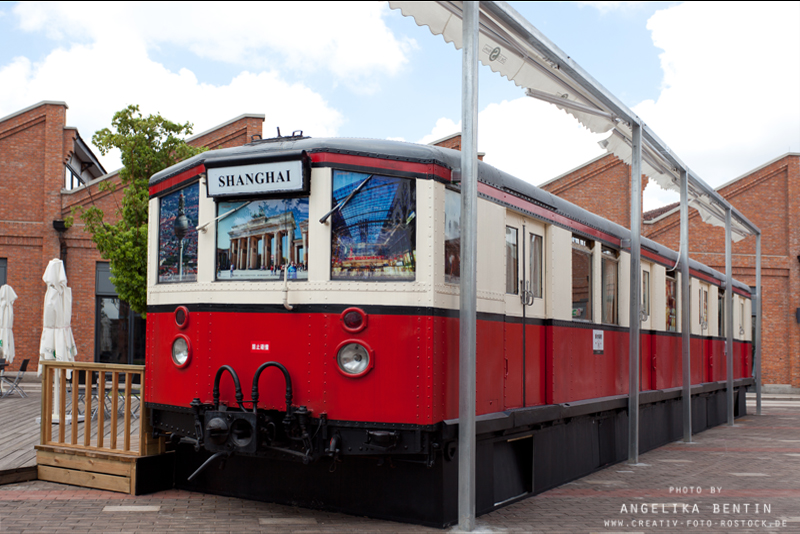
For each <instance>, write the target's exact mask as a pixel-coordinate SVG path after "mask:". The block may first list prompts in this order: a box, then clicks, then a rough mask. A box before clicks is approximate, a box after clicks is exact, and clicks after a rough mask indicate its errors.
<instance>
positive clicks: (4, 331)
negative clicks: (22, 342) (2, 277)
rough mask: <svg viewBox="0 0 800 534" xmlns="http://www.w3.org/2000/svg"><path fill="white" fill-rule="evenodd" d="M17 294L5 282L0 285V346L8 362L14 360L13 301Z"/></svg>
mask: <svg viewBox="0 0 800 534" xmlns="http://www.w3.org/2000/svg"><path fill="white" fill-rule="evenodd" d="M15 300H17V294H16V293H15V292H14V290H13V289H12V288H11V286H10V285H8V284H6V285H4V286H3V287H0V348H2V349H3V350H2V353H3V358H5V359H6V361H7V362H8V363H11V362H13V361H14V332H13V331H12V328H14V301H15Z"/></svg>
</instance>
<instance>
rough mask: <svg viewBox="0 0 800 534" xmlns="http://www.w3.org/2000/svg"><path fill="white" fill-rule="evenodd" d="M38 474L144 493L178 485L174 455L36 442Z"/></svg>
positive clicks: (49, 478) (54, 479)
mask: <svg viewBox="0 0 800 534" xmlns="http://www.w3.org/2000/svg"><path fill="white" fill-rule="evenodd" d="M35 448H36V462H37V464H38V465H37V470H36V476H35V477H34V478H38V479H39V480H46V481H48V482H57V483H59V484H71V485H74V486H82V487H87V488H95V489H103V490H107V491H115V492H118V493H128V494H130V495H143V494H146V493H154V492H156V491H162V490H166V489H171V488H172V487H173V485H174V477H173V472H174V455H173V454H172V453H166V454H160V455H152V456H132V455H125V454H116V453H109V452H104V451H92V450H82V449H72V448H65V447H58V446H53V445H36V446H35Z"/></svg>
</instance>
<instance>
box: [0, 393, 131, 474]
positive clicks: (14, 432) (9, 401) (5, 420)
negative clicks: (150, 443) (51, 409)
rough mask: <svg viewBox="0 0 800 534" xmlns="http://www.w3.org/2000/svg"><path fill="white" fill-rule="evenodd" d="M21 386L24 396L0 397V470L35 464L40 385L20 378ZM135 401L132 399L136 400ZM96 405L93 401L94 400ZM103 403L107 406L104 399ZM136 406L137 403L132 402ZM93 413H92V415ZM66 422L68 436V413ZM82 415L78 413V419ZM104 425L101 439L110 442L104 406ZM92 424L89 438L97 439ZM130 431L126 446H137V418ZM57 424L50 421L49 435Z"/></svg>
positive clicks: (55, 432)
mask: <svg viewBox="0 0 800 534" xmlns="http://www.w3.org/2000/svg"><path fill="white" fill-rule="evenodd" d="M22 389H23V390H24V391H25V393H27V394H28V398H23V397H20V396H19V395H17V394H14V395H13V396H9V397H6V398H5V399H0V472H4V471H10V470H14V469H19V468H21V467H33V466H35V465H36V449H35V448H34V447H35V446H36V445H39V441H40V436H41V427H40V425H39V417H40V412H41V406H42V389H41V386H40V384H39V383H38V382H23V384H22ZM66 400H67V402H66V413H67V414H68V416H69V415H71V413H72V399H71V398H70V396H69V395H67V399H66ZM136 402H138V401H134V403H136ZM95 406H96V401H95ZM106 406H110V405H109V403H108V402H106ZM78 408H79V411H80V412H81V414H83V413H84V411H85V407H84V402H80V403H79V404H78ZM134 408H136V409H138V405H136V404H134ZM96 418H97V415H95V419H96ZM67 419H68V422H67V424H65V425H64V433H65V435H66V436H70V435H71V433H72V424H71V417H68V418H67ZM82 419H83V417H79V419H78V420H79V421H81V420H82ZM104 420H105V423H106V424H105V425H104V429H103V434H104V441H105V443H111V425H110V424H109V422H110V417H109V415H108V410H106V413H105V414H104ZM83 426H84V425H83V423H82V422H79V423H78V425H77V427H78V430H79V436H80V442H81V443H83ZM91 426H92V436H91V440H90V442H91V443H92V444H96V443H97V426H98V425H91ZM122 427H123V425H119V428H118V429H117V439H116V440H115V441H116V443H118V444H119V446H120V447H121V446H122V444H123V443H124V436H123V433H122V432H123V428H122ZM131 427H132V429H131V430H132V433H131V434H132V435H131V437H130V440H131V443H130V447H131V449H133V450H138V448H139V419H138V418H137V419H133V420H132V421H131ZM59 431H60V427H59V425H58V424H53V425H52V436H58V435H59V433H60V432H59Z"/></svg>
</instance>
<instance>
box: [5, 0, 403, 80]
mask: <svg viewBox="0 0 800 534" xmlns="http://www.w3.org/2000/svg"><path fill="white" fill-rule="evenodd" d="M15 12H16V14H17V15H18V16H19V18H20V25H21V27H22V28H23V29H25V30H27V31H37V32H45V33H46V34H47V35H48V36H49V37H50V38H53V39H65V38H67V39H70V40H72V41H77V42H81V43H87V42H92V41H95V42H111V41H113V40H114V39H116V40H124V39H133V40H136V41H139V42H141V43H142V44H144V45H145V46H146V47H147V48H153V47H160V46H166V45H176V46H179V47H181V48H183V49H188V50H191V51H192V52H193V53H195V54H196V55H197V56H199V57H200V58H203V59H211V60H215V61H221V62H225V63H230V64H234V65H241V66H244V67H246V68H248V69H250V70H253V69H267V70H269V69H280V70H282V71H287V70H292V71H296V72H298V73H308V72H311V71H319V70H325V71H328V72H329V74H330V76H331V77H332V79H333V80H334V82H335V83H342V84H344V85H347V86H349V87H350V88H351V89H354V90H356V91H358V92H361V93H365V92H370V91H374V90H375V89H376V87H377V84H376V82H375V79H376V78H375V75H376V74H380V75H394V74H396V73H397V72H398V71H399V70H400V69H401V68H402V67H403V66H404V65H405V64H406V62H407V57H406V53H407V52H408V51H409V50H410V49H411V48H413V47H415V46H416V44H415V42H414V41H413V40H409V39H398V38H396V37H395V36H394V35H393V33H392V32H391V31H390V30H389V29H388V28H387V26H386V24H385V23H384V20H383V17H384V16H385V15H387V14H388V12H389V8H388V6H387V5H386V4H385V3H378V2H359V3H356V2H306V3H303V4H302V7H299V4H297V3H293V2H224V3H223V2H216V3H210V2H209V3H200V4H196V5H192V6H191V8H187V6H186V4H184V3H170V2H160V3H148V4H141V3H138V2H133V3H128V2H101V3H97V2H79V3H69V4H67V3H22V4H19V5H17V6H16V7H15Z"/></svg>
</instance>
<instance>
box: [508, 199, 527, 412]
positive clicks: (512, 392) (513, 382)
mask: <svg viewBox="0 0 800 534" xmlns="http://www.w3.org/2000/svg"><path fill="white" fill-rule="evenodd" d="M525 231H526V230H525V222H524V220H523V219H522V218H521V217H519V216H518V215H516V214H514V213H508V212H507V213H506V227H505V246H504V260H505V303H504V305H505V306H504V307H505V310H504V312H505V313H504V316H505V324H504V349H505V350H504V372H503V408H504V409H509V408H520V407H522V406H523V387H524V386H523V377H524V359H523V351H524V348H523V342H522V341H523V337H524V334H523V332H524V318H523V303H522V301H521V296H522V286H521V282H522V278H523V276H522V274H523V273H522V264H523V261H522V260H523V258H522V248H523V244H524V236H525Z"/></svg>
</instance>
